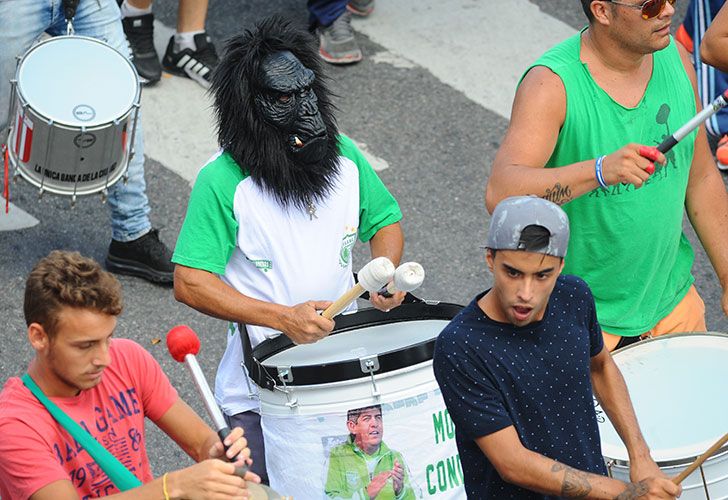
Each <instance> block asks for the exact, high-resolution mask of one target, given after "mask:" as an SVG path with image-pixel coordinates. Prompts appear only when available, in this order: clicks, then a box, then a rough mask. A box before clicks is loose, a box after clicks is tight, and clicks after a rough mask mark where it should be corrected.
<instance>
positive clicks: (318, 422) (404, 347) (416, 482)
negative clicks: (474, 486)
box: [250, 303, 465, 499]
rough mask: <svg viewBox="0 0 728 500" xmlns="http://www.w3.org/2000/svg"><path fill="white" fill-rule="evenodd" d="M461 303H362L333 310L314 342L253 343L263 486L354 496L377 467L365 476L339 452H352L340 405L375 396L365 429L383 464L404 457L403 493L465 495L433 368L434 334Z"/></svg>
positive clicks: (307, 495) (364, 403)
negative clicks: (363, 306) (377, 422)
mask: <svg viewBox="0 0 728 500" xmlns="http://www.w3.org/2000/svg"><path fill="white" fill-rule="evenodd" d="M461 308H462V306H458V305H454V304H426V303H417V304H403V305H402V306H400V307H398V308H395V309H392V311H390V312H389V313H383V312H380V311H377V310H375V309H367V310H363V311H359V312H356V313H352V314H344V315H340V316H337V317H336V318H335V319H336V329H335V330H334V332H332V333H331V334H330V335H329V336H328V337H326V338H324V339H323V340H321V341H319V342H317V343H315V344H307V345H294V344H292V343H291V341H290V340H289V339H288V338H287V337H284V336H281V337H278V338H275V339H270V340H267V341H265V342H263V343H261V344H260V345H259V346H257V347H256V348H255V349H254V350H253V357H254V359H255V364H256V367H255V368H254V369H253V370H250V371H251V376H252V377H253V379H254V380H255V381H256V383H258V385H259V386H261V388H262V389H261V391H260V405H261V423H262V427H263V435H264V439H265V451H266V466H267V469H268V475H269V478H270V482H271V486H272V487H273V488H275V489H276V490H278V491H289V492H295V493H294V496H295V497H296V498H304V499H312V498H316V499H319V498H331V497H334V496H342V497H344V498H352V496H351V495H350V493H353V492H355V491H356V490H358V489H360V488H362V487H366V485H367V484H368V482H369V481H370V479H371V476H373V475H376V472H377V471H378V469H375V471H374V472H372V473H370V474H371V476H370V477H366V470H367V468H366V465H363V467H364V468H363V469H356V470H355V469H354V468H352V467H350V465H351V463H350V462H346V460H345V461H344V463H346V464H349V465H346V466H344V465H342V462H341V461H340V460H339V459H341V457H342V456H347V457H348V458H347V460H348V459H352V460H355V459H354V458H353V455H351V454H352V453H354V454H356V453H358V452H356V451H355V450H354V447H353V446H352V444H353V442H354V441H356V439H354V441H350V439H351V438H350V432H351V429H350V428H349V426H348V424H347V414H349V415H351V414H350V413H348V412H350V411H352V410H357V409H360V408H364V407H370V406H376V405H379V408H380V409H381V415H382V424H381V427H380V428H379V430H376V431H373V433H372V434H371V435H372V436H374V437H373V439H375V440H378V441H379V446H380V447H379V451H378V453H379V454H384V455H385V456H384V457H379V459H380V460H381V461H382V462H381V463H382V464H384V463H388V464H389V465H387V466H386V467H391V466H392V465H391V464H392V463H394V460H395V458H394V457H396V460H397V461H400V462H404V463H401V465H402V466H403V468H404V470H405V474H406V476H407V479H406V483H407V486H406V487H407V488H410V489H409V490H407V492H406V496H405V498H423V497H424V498H429V497H436V498H452V499H455V498H464V496H465V493H464V489H463V473H462V467H461V465H460V458H459V455H458V451H457V446H456V444H455V429H454V426H453V423H452V420H450V417H449V415H448V413H447V409H446V407H445V403H444V401H443V399H442V396H441V394H440V390H439V388H438V385H437V382H436V381H435V376H434V373H433V371H432V354H433V351H434V345H435V339H436V337H437V336H438V334H439V333H440V331H442V329H443V328H444V327H445V326H446V325H447V324H448V322H449V321H450V320H451V319H452V318H453V317H454V316H455V315H456V314H457V313H458V312H459V311H460V309H461ZM375 446H376V444H375ZM385 450H386V451H385ZM332 457H334V458H332ZM342 460H343V459H342ZM362 460H363V459H362ZM387 460H390V462H386V461H387ZM364 463H365V462H363V461H362V464H364ZM378 463H379V462H378ZM359 465H361V464H359ZM379 466H380V465H377V466H376V467H379ZM383 467H384V466H383ZM362 471H364V472H363V473H362ZM334 476H335V477H334ZM334 483H336V484H334ZM389 483H390V485H391V479H390V480H389ZM341 488H344V489H347V491H346V492H342V491H341ZM386 488H387V487H385V490H383V491H382V493H381V494H380V496H379V497H378V498H393V496H391V495H392V493H391V492H392V491H393V489H392V486H389V489H388V490H387V489H386ZM333 490H336V491H337V492H338V493H336V492H334V491H333ZM348 490H350V491H348ZM387 491H388V492H389V495H390V496H388V494H387Z"/></svg>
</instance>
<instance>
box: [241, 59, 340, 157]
mask: <svg viewBox="0 0 728 500" xmlns="http://www.w3.org/2000/svg"><path fill="white" fill-rule="evenodd" d="M261 72H262V75H261V76H260V82H261V84H262V86H263V87H265V90H264V91H263V92H261V93H259V94H258V95H256V96H255V103H256V105H257V106H258V110H259V111H260V114H261V115H262V116H263V118H264V119H265V120H266V121H267V122H268V123H270V124H272V125H273V126H275V127H277V128H278V129H280V130H281V132H283V133H284V134H285V135H286V137H287V139H286V140H287V142H288V146H289V148H290V151H291V153H293V154H294V155H296V156H298V157H300V158H301V160H302V161H303V162H304V163H316V162H318V161H321V159H322V158H323V157H324V155H325V154H326V125H324V121H323V118H321V112H320V111H319V108H318V99H317V97H316V94H314V92H313V90H311V85H312V84H313V82H314V80H315V79H316V75H314V73H313V71H311V70H310V69H308V68H306V67H305V66H304V65H303V64H301V61H299V60H298V58H297V57H296V56H294V55H293V54H291V53H290V52H289V51H284V52H276V53H275V54H271V55H269V56H268V57H266V58H265V59H264V60H263V64H262V65H261Z"/></svg>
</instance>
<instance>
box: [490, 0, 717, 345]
mask: <svg viewBox="0 0 728 500" xmlns="http://www.w3.org/2000/svg"><path fill="white" fill-rule="evenodd" d="M581 3H582V7H583V9H584V12H585V13H586V16H587V18H588V19H589V24H588V26H587V27H585V28H584V29H583V30H581V31H580V32H579V33H577V34H576V35H574V36H573V37H571V38H569V39H567V40H565V41H564V42H562V43H560V44H558V45H556V46H554V47H553V48H551V49H549V50H548V51H547V52H546V53H545V54H544V55H543V56H541V58H540V59H538V60H537V61H536V62H535V63H534V64H533V65H532V66H531V67H530V68H528V69H527V71H526V73H525V75H524V76H523V79H522V80H521V82H520V84H519V88H518V91H517V93H516V98H515V100H514V103H513V110H512V113H511V121H510V125H509V127H508V131H507V132H506V135H505V138H504V139H503V142H502V144H501V147H500V149H499V151H498V153H497V155H496V158H495V161H494V163H493V169H492V175H491V177H490V179H489V182H488V186H487V188H486V205H487V207H488V209H489V210H492V209H493V207H495V205H496V204H497V203H498V202H499V201H500V200H502V199H504V198H506V197H508V196H516V195H525V194H535V195H537V196H540V197H542V198H546V199H548V200H551V201H553V202H555V203H557V204H559V205H562V204H563V208H564V210H565V211H566V213H567V214H568V215H569V219H570V220H571V228H572V238H571V243H570V247H569V256H570V257H569V259H568V260H567V262H566V267H565V270H564V272H565V273H567V274H575V275H577V276H580V277H581V278H583V279H584V280H585V281H586V282H587V283H588V284H589V286H590V287H591V289H592V291H593V293H594V298H595V300H596V304H597V314H598V317H599V323H600V324H601V325H602V328H603V329H604V331H605V332H608V333H604V342H605V344H606V345H607V347H608V348H609V349H610V350H613V349H615V348H619V347H622V346H625V345H627V344H630V343H633V342H636V341H638V340H639V339H640V338H644V337H646V336H658V335H662V334H665V333H672V332H686V331H705V330H706V325H705V306H704V304H703V301H702V299H701V298H700V296H699V295H698V292H697V291H696V289H695V286H693V282H694V281H695V279H694V277H693V276H692V274H691V267H692V264H693V260H694V256H693V250H692V248H691V246H690V243H689V241H688V239H687V238H686V237H685V234H684V233H683V231H682V221H683V214H684V213H685V212H686V211H687V215H688V218H689V219H690V222H691V223H692V225H693V227H694V228H695V231H696V233H697V234H698V236H699V238H700V241H701V242H702V244H703V246H704V247H705V250H706V252H707V254H708V256H709V258H710V261H711V263H712V264H713V268H714V269H715V271H716V273H717V275H718V279H719V281H720V283H721V285H722V287H723V296H722V307H723V311H724V312H728V246H726V245H725V242H726V241H728V224H727V223H726V222H727V221H728V196H727V195H726V190H725V187H724V185H723V182H722V179H721V177H720V174H719V172H718V170H717V168H716V164H715V160H714V159H713V156H712V154H711V152H710V148H709V147H708V142H707V139H706V133H705V127H703V126H700V127H699V129H698V131H697V132H695V131H693V132H692V133H690V134H689V135H687V136H686V137H685V138H684V139H682V140H681V141H680V142H678V143H677V145H675V146H674V147H673V148H672V149H671V150H670V151H668V152H667V153H666V154H662V153H660V152H659V151H657V149H656V148H655V147H654V146H656V145H657V144H659V143H661V142H662V141H663V139H665V138H667V137H671V134H673V133H674V132H675V131H676V130H677V129H678V128H680V127H681V126H682V125H684V124H685V123H686V122H688V120H689V119H691V118H692V117H693V116H694V115H695V114H696V112H697V109H699V107H700V99H699V97H698V93H697V90H696V77H695V70H694V69H693V66H692V64H691V61H690V56H689V54H688V53H687V51H686V50H685V49H684V48H683V47H682V46H681V45H680V44H677V43H675V40H674V39H673V38H672V37H671V36H670V22H671V19H672V16H673V14H674V13H675V9H674V8H673V6H672V4H673V3H674V0H669V1H666V0H648V1H644V0H622V1H616V0H615V1H611V2H610V1H605V0H582V2H581Z"/></svg>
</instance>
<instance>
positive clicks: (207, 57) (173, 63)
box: [162, 33, 220, 89]
mask: <svg viewBox="0 0 728 500" xmlns="http://www.w3.org/2000/svg"><path fill="white" fill-rule="evenodd" d="M194 38H195V47H196V50H192V49H183V50H180V51H179V52H175V51H174V37H171V38H170V39H169V43H168V44H167V51H166V52H165V53H164V58H163V59H162V66H164V69H165V71H168V72H169V73H172V74H173V75H177V76H186V77H187V78H192V79H193V80H194V81H196V82H197V83H199V84H200V85H202V86H203V87H205V88H206V89H207V88H210V79H211V78H212V71H213V70H214V69H215V68H216V67H217V64H218V62H219V61H220V60H219V59H218V57H217V51H216V50H215V46H214V45H213V44H212V40H211V39H210V37H209V36H208V35H207V33H198V34H196V35H195V37H194Z"/></svg>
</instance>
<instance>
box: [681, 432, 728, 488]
mask: <svg viewBox="0 0 728 500" xmlns="http://www.w3.org/2000/svg"><path fill="white" fill-rule="evenodd" d="M726 443H728V433H726V434H725V435H724V436H723V437H722V438H720V439H719V440H718V441H716V442H715V443H714V444H713V446H711V447H710V448H708V450H707V451H706V452H705V453H703V454H702V455H700V456H699V457H698V458H697V459H696V460H695V462H693V463H692V464H690V465H689V466H688V468H687V469H685V470H684V471H682V472H681V473H680V474H678V475H677V476H675V477H673V478H672V482H673V483H675V484H680V483H682V482H683V480H684V479H685V478H686V477H688V476H689V475H690V474H692V473H693V471H695V469H697V468H698V467H700V466H701V465H703V462H705V461H706V460H707V459H708V458H710V457H711V456H712V455H713V453H715V452H716V451H718V450H719V449H720V448H721V446H723V445H724V444H726Z"/></svg>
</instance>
